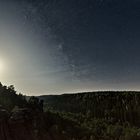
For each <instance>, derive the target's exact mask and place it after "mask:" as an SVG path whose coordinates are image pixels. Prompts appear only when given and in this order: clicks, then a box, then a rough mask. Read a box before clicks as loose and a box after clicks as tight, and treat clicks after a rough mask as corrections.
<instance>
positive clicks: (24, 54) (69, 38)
mask: <svg viewBox="0 0 140 140" xmlns="http://www.w3.org/2000/svg"><path fill="white" fill-rule="evenodd" d="M0 62H3V65H4V67H3V70H1V71H0V81H1V82H2V83H3V84H6V85H11V84H13V85H15V87H16V90H17V91H18V92H22V93H24V94H27V95H41V94H61V93H73V92H81V91H82V92H83V91H94V90H140V86H139V85H140V1H139V0H20V1H19V0H0Z"/></svg>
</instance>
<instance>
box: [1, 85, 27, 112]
mask: <svg viewBox="0 0 140 140" xmlns="http://www.w3.org/2000/svg"><path fill="white" fill-rule="evenodd" d="M0 105H1V106H3V107H4V108H5V109H7V110H8V111H10V110H12V109H13V108H14V107H15V106H19V107H25V106H26V105H27V101H26V99H25V96H23V95H22V94H17V92H16V91H15V89H14V86H13V85H10V86H4V85H2V84H1V83H0Z"/></svg>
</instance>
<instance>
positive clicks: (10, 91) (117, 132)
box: [0, 84, 140, 140]
mask: <svg viewBox="0 0 140 140" xmlns="http://www.w3.org/2000/svg"><path fill="white" fill-rule="evenodd" d="M43 106H44V107H43ZM139 118H140V93H139V92H92V93H78V94H63V95H48V96H39V97H27V96H23V95H22V94H18V93H17V92H16V91H15V89H14V86H8V87H7V86H3V85H2V84H0V139H1V140H25V139H27V140H28V139H29V140H139V139H140V119H139Z"/></svg>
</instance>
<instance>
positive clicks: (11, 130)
mask: <svg viewBox="0 0 140 140" xmlns="http://www.w3.org/2000/svg"><path fill="white" fill-rule="evenodd" d="M44 125H45V124H44V120H43V114H42V112H40V113H39V112H34V111H33V110H30V109H28V108H22V109H19V108H18V109H15V110H13V111H12V112H11V113H8V112H7V111H6V110H5V109H3V108H2V107H0V140H65V137H64V136H62V135H60V134H59V132H57V128H55V127H52V128H51V129H50V130H46V129H44Z"/></svg>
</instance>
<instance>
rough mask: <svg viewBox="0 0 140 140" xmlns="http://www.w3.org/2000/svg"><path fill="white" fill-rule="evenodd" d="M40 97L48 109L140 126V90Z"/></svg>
mask: <svg viewBox="0 0 140 140" xmlns="http://www.w3.org/2000/svg"><path fill="white" fill-rule="evenodd" d="M39 98H40V99H44V100H45V103H46V104H45V105H46V109H47V108H50V109H52V110H58V111H61V112H71V113H76V114H77V113H78V114H82V115H85V116H89V117H92V118H95V119H96V118H97V119H105V120H110V121H112V122H120V123H121V122H129V123H131V124H132V125H138V126H140V120H139V118H140V93H139V92H111V91H109V92H90V93H79V94H63V95H50V96H40V97H39Z"/></svg>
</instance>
